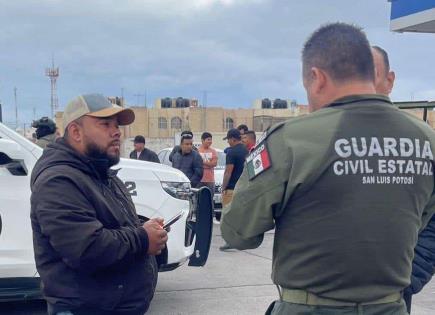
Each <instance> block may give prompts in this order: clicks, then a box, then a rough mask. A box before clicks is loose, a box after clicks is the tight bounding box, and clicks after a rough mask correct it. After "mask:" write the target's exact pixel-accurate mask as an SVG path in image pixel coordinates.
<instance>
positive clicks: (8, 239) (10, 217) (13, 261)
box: [0, 139, 36, 278]
mask: <svg viewBox="0 0 435 315" xmlns="http://www.w3.org/2000/svg"><path fill="white" fill-rule="evenodd" d="M31 159H32V157H31V156H30V154H28V152H25V150H22V149H21V147H20V146H19V145H18V144H17V143H15V142H14V141H12V140H7V139H0V216H1V222H2V224H1V225H2V228H1V231H0V233H1V234H0V278H21V277H34V276H35V274H36V267H35V262H34V256H33V241H32V228H31V223H30V170H31V167H33V164H34V162H35V161H36V159H35V158H34V157H33V160H35V161H31Z"/></svg>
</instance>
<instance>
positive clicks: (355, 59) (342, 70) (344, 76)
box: [302, 23, 375, 82]
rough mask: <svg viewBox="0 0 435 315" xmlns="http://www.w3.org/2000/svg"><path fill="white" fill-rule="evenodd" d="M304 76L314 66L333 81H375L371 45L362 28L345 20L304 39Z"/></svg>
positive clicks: (327, 25) (325, 27)
mask: <svg viewBox="0 0 435 315" xmlns="http://www.w3.org/2000/svg"><path fill="white" fill-rule="evenodd" d="M302 63H303V73H304V78H305V77H306V76H307V75H308V71H309V69H311V68H312V67H317V68H320V69H322V70H324V71H325V72H327V73H328V74H329V75H330V76H331V78H332V79H333V80H334V81H337V82H343V81H345V80H349V79H359V80H363V81H374V78H375V71H374V62H373V56H372V52H371V50H370V44H369V41H368V40H367V37H366V35H365V34H364V32H363V31H362V29H361V28H360V27H358V26H355V25H350V24H346V23H331V24H326V25H324V26H322V27H320V28H319V29H317V30H316V31H315V32H314V33H313V34H312V35H311V36H310V37H309V39H308V40H307V42H306V43H305V45H304V48H303V51H302Z"/></svg>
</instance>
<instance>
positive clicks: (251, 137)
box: [242, 130, 257, 152]
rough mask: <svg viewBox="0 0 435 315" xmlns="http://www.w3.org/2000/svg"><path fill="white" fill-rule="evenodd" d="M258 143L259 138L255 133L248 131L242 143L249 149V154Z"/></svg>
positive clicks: (243, 136)
mask: <svg viewBox="0 0 435 315" xmlns="http://www.w3.org/2000/svg"><path fill="white" fill-rule="evenodd" d="M256 141H257V136H256V135H255V131H253V130H248V131H247V132H245V134H243V135H242V142H243V144H244V145H245V146H246V149H248V152H251V151H252V149H253V148H254V147H255V143H256Z"/></svg>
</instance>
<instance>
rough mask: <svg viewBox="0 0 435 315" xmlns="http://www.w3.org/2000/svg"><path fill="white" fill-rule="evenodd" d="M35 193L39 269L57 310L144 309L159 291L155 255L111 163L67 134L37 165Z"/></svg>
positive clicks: (33, 218) (138, 311)
mask: <svg viewBox="0 0 435 315" xmlns="http://www.w3.org/2000/svg"><path fill="white" fill-rule="evenodd" d="M31 190H32V196H31V221H32V229H33V242H34V250H35V260H36V268H37V270H38V272H39V275H40V276H41V281H42V286H43V288H42V289H43V294H44V297H45V298H46V300H47V302H48V303H49V309H50V310H51V312H53V313H56V312H60V311H63V310H72V311H73V312H74V310H75V309H78V310H80V309H83V308H84V309H89V308H94V309H95V310H98V312H100V311H102V313H103V312H104V311H111V313H110V314H118V313H119V314H124V312H125V311H128V312H129V314H143V313H144V312H145V311H146V310H147V309H148V306H149V303H150V301H151V299H152V297H153V294H154V289H155V288H154V286H155V283H156V277H157V274H156V266H155V259H154V257H151V256H148V255H147V251H148V236H147V233H146V231H145V230H144V229H143V228H142V227H141V223H140V221H139V219H138V216H137V215H136V212H135V207H134V204H133V202H132V200H131V198H130V196H129V195H128V192H127V191H126V189H125V187H124V184H123V183H122V182H121V181H120V179H119V178H118V177H117V176H116V174H115V173H114V171H111V170H110V169H109V168H108V167H107V161H105V160H90V159H87V158H85V157H83V156H81V155H79V154H78V153H76V152H75V151H74V150H72V149H71V148H70V147H69V146H68V145H67V144H66V143H65V142H64V141H63V139H61V140H60V141H58V142H57V143H54V144H50V145H49V146H48V147H47V149H46V150H44V154H43V155H42V157H41V158H40V159H39V160H38V162H37V163H36V165H35V167H34V169H33V172H32V178H31Z"/></svg>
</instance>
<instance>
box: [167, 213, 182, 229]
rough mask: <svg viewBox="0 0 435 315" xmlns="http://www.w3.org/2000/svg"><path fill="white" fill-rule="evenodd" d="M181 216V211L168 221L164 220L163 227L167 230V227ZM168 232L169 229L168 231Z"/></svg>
mask: <svg viewBox="0 0 435 315" xmlns="http://www.w3.org/2000/svg"><path fill="white" fill-rule="evenodd" d="M182 216H183V212H180V213H178V214H177V215H176V216H174V217H172V218H171V219H169V221H168V222H166V223H165V224H164V225H163V229H164V230H166V231H168V230H169V227H170V226H171V225H172V224H174V223H175V222H177V221H178V220H180V218H181V217H182ZM168 232H169V231H168Z"/></svg>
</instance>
